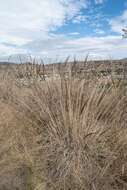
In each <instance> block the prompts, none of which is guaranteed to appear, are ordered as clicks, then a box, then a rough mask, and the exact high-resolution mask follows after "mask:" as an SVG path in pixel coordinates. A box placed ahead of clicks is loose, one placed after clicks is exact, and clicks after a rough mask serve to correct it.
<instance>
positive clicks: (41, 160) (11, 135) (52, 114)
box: [0, 64, 127, 190]
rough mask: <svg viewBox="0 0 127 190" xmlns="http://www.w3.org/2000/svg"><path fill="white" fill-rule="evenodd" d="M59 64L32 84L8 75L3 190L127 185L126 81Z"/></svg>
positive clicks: (0, 121) (0, 164) (1, 97)
mask: <svg viewBox="0 0 127 190" xmlns="http://www.w3.org/2000/svg"><path fill="white" fill-rule="evenodd" d="M53 68H54V70H53V74H52V75H51V73H50V80H47V79H45V80H34V82H33V83H32V85H29V86H24V85H22V86H19V85H18V84H19V82H21V81H20V80H19V78H20V77H19V75H17V73H16V72H17V70H15V73H14V74H12V73H11V74H10V72H9V74H5V72H2V73H1V75H0V77H1V79H0V110H1V111H0V147H1V149H0V190H4V189H10V190H11V189H14V190H16V189H22V190H23V189H27V190H57V189H58V190H108V189H109V190H126V189H127V119H126V118H127V92H126V90H127V89H126V82H125V80H124V81H123V80H122V81H121V80H116V79H113V78H112V76H111V75H108V78H107V80H106V78H105V77H106V76H105V77H103V75H102V73H101V74H100V73H99V71H97V72H96V73H95V71H96V70H94V72H93V70H92V71H91V73H89V77H86V74H82V75H81V72H77V71H78V69H77V66H76V64H74V65H72V66H71V67H70V66H69V68H68V67H67V69H68V70H67V72H66V74H65V73H64V74H63V72H62V71H63V65H62V70H61V68H60V67H58V66H57V67H56V68H55V67H53ZM43 69H44V68H43ZM18 72H19V70H18ZM54 73H55V74H54ZM56 73H57V75H56ZM58 75H59V77H58ZM54 76H57V77H54ZM87 76H88V75H87ZM23 78H24V77H23ZM26 78H27V77H26ZM35 78H36V77H35ZM42 79H44V78H42ZM17 80H18V83H17ZM25 80H26V79H25ZM30 80H31V77H30V78H29V77H28V81H30ZM30 84H31V83H30ZM21 169H22V171H23V174H22V175H19V176H20V177H21V178H22V177H23V178H24V181H23V182H22V183H23V184H21V181H20V180H19V178H20V177H19V178H18V179H17V180H18V181H20V182H19V184H18V183H17V182H16V183H15V182H14V183H11V185H8V184H6V183H7V180H5V178H7V176H8V175H10V178H13V179H14V180H15V178H16V172H17V170H21ZM14 171H15V175H13V172H14ZM24 176H25V177H24ZM8 179H9V177H8ZM4 180H5V183H4V184H3V181H4ZM1 181H2V182H1ZM12 181H13V180H12ZM24 184H25V187H24ZM22 185H23V186H22ZM6 186H7V187H6ZM21 186H22V187H21ZM5 187H6V188H5Z"/></svg>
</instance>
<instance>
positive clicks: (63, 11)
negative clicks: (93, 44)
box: [0, 0, 87, 44]
mask: <svg viewBox="0 0 127 190" xmlns="http://www.w3.org/2000/svg"><path fill="white" fill-rule="evenodd" d="M86 6H87V0H27V1H26V0H22V1H17V0H4V1H2V0H0V28H1V29H0V36H1V39H2V41H7V39H8V42H11V43H13V42H14V43H16V42H17V43H18V44H19V43H20V42H21V44H22V43H25V42H27V41H29V40H34V39H36V38H38V36H40V38H44V37H45V36H47V35H48V32H49V31H51V30H55V28H56V27H59V26H61V25H63V24H64V23H65V21H66V20H67V19H71V18H73V17H74V16H75V15H77V14H78V13H79V11H80V9H81V8H83V7H84V8H85V7H86ZM15 39H17V40H15Z"/></svg>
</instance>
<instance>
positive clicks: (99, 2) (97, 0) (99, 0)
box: [95, 0, 104, 4]
mask: <svg viewBox="0 0 127 190" xmlns="http://www.w3.org/2000/svg"><path fill="white" fill-rule="evenodd" d="M95 3H96V4H102V3H104V0H95Z"/></svg>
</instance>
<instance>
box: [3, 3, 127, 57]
mask: <svg viewBox="0 0 127 190" xmlns="http://www.w3.org/2000/svg"><path fill="white" fill-rule="evenodd" d="M0 26H1V30H0V59H1V60H2V59H3V60H4V59H7V57H8V56H9V55H12V57H13V56H14V57H15V55H28V54H31V55H32V56H35V57H42V58H43V59H52V60H54V59H56V58H57V59H65V58H66V57H67V56H69V55H70V56H71V57H74V56H76V57H77V58H79V59H84V58H85V56H86V54H88V53H89V55H90V58H91V59H105V58H113V59H117V58H123V57H127V53H126V52H127V39H122V37H121V35H122V28H124V27H126V26H127V0H27V1H26V0H22V1H17V0H4V1H3V0H0Z"/></svg>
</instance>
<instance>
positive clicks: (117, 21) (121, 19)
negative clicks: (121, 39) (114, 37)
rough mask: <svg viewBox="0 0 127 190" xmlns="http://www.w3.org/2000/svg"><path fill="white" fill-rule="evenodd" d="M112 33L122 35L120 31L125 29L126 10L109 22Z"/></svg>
mask: <svg viewBox="0 0 127 190" xmlns="http://www.w3.org/2000/svg"><path fill="white" fill-rule="evenodd" d="M109 24H110V26H111V29H112V31H113V32H117V33H122V29H123V28H124V27H127V10H124V11H123V13H122V14H121V15H120V16H117V17H115V18H113V19H111V20H110V21H109Z"/></svg>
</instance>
